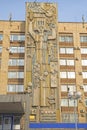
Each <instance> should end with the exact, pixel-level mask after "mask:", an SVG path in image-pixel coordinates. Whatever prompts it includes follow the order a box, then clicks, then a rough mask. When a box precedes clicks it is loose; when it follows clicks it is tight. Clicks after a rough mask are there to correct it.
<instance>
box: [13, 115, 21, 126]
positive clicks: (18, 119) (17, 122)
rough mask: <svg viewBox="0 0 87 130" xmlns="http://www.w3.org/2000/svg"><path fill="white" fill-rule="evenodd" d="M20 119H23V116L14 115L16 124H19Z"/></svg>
mask: <svg viewBox="0 0 87 130" xmlns="http://www.w3.org/2000/svg"><path fill="white" fill-rule="evenodd" d="M20 119H21V116H14V125H19V124H20Z"/></svg>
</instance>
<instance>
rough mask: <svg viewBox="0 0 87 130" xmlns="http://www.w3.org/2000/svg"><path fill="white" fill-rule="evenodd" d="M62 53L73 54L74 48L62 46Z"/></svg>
mask: <svg viewBox="0 0 87 130" xmlns="http://www.w3.org/2000/svg"><path fill="white" fill-rule="evenodd" d="M60 54H73V48H60Z"/></svg>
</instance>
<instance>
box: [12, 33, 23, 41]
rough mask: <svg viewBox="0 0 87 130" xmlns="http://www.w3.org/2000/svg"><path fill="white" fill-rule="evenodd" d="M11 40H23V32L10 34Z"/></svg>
mask: <svg viewBox="0 0 87 130" xmlns="http://www.w3.org/2000/svg"><path fill="white" fill-rule="evenodd" d="M10 40H11V41H25V35H24V34H11V36H10Z"/></svg>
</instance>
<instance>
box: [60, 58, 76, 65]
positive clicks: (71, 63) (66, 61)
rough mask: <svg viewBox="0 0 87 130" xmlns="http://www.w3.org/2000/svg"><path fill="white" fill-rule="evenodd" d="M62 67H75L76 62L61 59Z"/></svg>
mask: <svg viewBox="0 0 87 130" xmlns="http://www.w3.org/2000/svg"><path fill="white" fill-rule="evenodd" d="M60 65H69V66H73V65H74V60H67V59H61V60H60Z"/></svg>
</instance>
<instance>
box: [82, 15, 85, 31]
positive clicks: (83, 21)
mask: <svg viewBox="0 0 87 130" xmlns="http://www.w3.org/2000/svg"><path fill="white" fill-rule="evenodd" d="M84 23H85V18H84V15H82V24H83V28H84Z"/></svg>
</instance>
